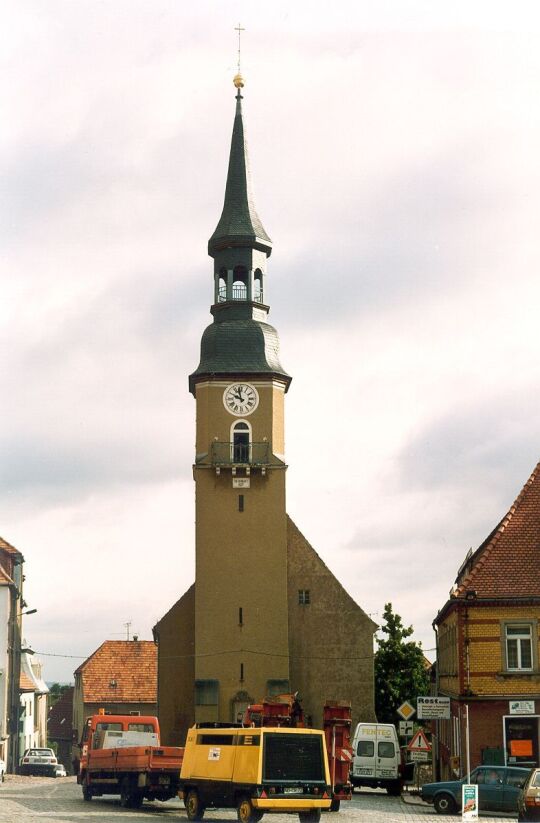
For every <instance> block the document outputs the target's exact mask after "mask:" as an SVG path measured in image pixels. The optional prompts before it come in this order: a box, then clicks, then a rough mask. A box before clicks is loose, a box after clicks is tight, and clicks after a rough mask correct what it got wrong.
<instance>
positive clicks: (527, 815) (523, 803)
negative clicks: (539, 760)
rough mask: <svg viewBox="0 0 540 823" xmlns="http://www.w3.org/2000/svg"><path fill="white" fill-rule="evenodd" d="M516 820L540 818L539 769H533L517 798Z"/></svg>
mask: <svg viewBox="0 0 540 823" xmlns="http://www.w3.org/2000/svg"><path fill="white" fill-rule="evenodd" d="M518 820H540V769H533V770H532V772H531V773H530V775H529V779H528V780H527V782H526V783H525V785H524V786H523V788H522V790H521V791H520V793H519V798H518Z"/></svg>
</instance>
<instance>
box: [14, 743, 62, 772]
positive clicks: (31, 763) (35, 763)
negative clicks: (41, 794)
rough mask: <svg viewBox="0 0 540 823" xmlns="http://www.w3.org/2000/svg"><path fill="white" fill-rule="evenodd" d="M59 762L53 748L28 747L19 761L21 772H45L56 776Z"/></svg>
mask: <svg viewBox="0 0 540 823" xmlns="http://www.w3.org/2000/svg"><path fill="white" fill-rule="evenodd" d="M57 763H58V761H57V759H56V755H55V753H54V752H53V750H52V749H26V751H25V752H24V754H23V756H22V757H21V759H20V761H19V774H43V775H47V776H48V777H54V776H55V775H54V769H55V766H56V765H57Z"/></svg>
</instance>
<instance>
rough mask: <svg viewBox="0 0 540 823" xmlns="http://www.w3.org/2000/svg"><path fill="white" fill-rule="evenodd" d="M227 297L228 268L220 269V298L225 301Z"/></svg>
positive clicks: (222, 301)
mask: <svg viewBox="0 0 540 823" xmlns="http://www.w3.org/2000/svg"><path fill="white" fill-rule="evenodd" d="M226 299H227V269H220V270H219V284H218V300H219V302H220V303H224V302H225V301H226Z"/></svg>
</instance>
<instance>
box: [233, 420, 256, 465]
mask: <svg viewBox="0 0 540 823" xmlns="http://www.w3.org/2000/svg"><path fill="white" fill-rule="evenodd" d="M239 423H244V424H245V426H246V427H247V428H244V427H242V428H241V429H238V424H239ZM235 430H237V431H238V432H244V433H246V432H247V434H248V436H249V447H248V463H251V457H252V446H253V430H252V428H251V423H250V422H249V420H245V419H244V418H243V417H241V418H240V419H239V420H235V421H234V423H231V435H230V441H229V442H230V444H231V463H234V462H235V460H234V432H235Z"/></svg>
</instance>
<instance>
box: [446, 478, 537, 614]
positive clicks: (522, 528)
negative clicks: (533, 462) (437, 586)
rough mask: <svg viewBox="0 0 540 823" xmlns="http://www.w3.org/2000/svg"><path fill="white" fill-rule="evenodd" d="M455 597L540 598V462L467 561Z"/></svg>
mask: <svg viewBox="0 0 540 823" xmlns="http://www.w3.org/2000/svg"><path fill="white" fill-rule="evenodd" d="M456 586H457V588H456V589H455V590H454V592H453V596H454V597H455V598H460V597H464V596H465V594H466V592H467V591H469V590H474V591H475V592H476V597H479V598H490V597H495V598H501V597H502V598H514V597H518V598H527V597H540V463H539V464H538V465H537V466H536V467H535V469H534V471H533V472H532V474H531V476H530V477H529V479H528V480H527V482H526V483H525V485H524V487H523V489H522V490H521V492H520V493H519V495H518V496H517V498H516V500H515V501H514V503H513V504H512V506H511V507H510V509H509V511H508V512H507V513H506V515H505V516H504V517H503V519H502V520H501V522H500V523H499V524H498V525H497V526H496V527H495V529H494V530H493V531H492V533H491V534H490V535H489V536H488V537H487V538H486V540H485V541H484V542H483V543H482V544H481V545H480V546H479V547H478V549H477V550H476V551H475V552H474V554H473V555H472V556H471V557H470V558H469V559H468V560H467V561H466V563H465V564H464V566H463V568H462V569H461V570H460V572H459V575H458V578H457V580H456Z"/></svg>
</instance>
